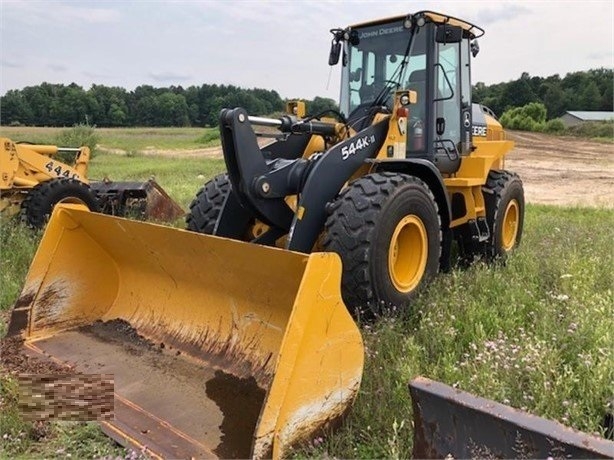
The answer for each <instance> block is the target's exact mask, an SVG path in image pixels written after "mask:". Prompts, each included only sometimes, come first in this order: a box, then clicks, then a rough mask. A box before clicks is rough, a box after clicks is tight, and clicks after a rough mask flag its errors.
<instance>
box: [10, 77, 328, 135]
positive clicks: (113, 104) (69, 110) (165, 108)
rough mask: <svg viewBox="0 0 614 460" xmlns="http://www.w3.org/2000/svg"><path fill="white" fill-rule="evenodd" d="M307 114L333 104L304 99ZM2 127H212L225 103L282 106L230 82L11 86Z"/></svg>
mask: <svg viewBox="0 0 614 460" xmlns="http://www.w3.org/2000/svg"><path fill="white" fill-rule="evenodd" d="M306 103H307V110H308V112H309V113H310V114H317V113H319V112H321V111H322V110H324V109H326V108H331V107H336V103H335V102H334V101H332V100H331V99H327V98H321V97H316V98H315V99H314V100H313V101H306ZM0 105H2V123H3V124H4V125H6V126H21V125H28V126H73V125H75V124H82V123H84V124H91V125H96V126H101V127H120V126H217V124H218V117H219V113H220V110H221V109H222V108H224V107H243V108H245V109H246V110H247V111H248V113H250V114H252V115H267V114H271V113H274V112H278V111H281V110H283V109H284V101H283V100H282V99H281V97H280V96H279V94H278V93H277V91H273V90H266V89H259V88H253V89H244V88H239V87H236V86H233V85H207V84H204V85H201V86H190V87H188V88H183V87H181V86H171V87H169V88H154V87H153V86H150V85H141V86H139V87H137V88H136V89H134V90H133V91H127V90H125V89H124V88H119V87H107V86H104V85H92V87H91V88H90V89H88V90H84V89H83V88H82V87H81V86H79V85H77V84H75V83H71V84H70V85H62V84H51V83H41V84H40V85H36V86H28V87H26V88H23V89H20V90H10V91H8V92H7V93H6V94H5V95H4V96H2V97H0Z"/></svg>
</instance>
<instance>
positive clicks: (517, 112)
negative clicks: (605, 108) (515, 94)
mask: <svg viewBox="0 0 614 460" xmlns="http://www.w3.org/2000/svg"><path fill="white" fill-rule="evenodd" d="M499 121H500V122H501V124H502V125H503V127H504V128H507V129H515V130H519V131H538V132H546V133H553V134H562V135H567V136H577V137H587V138H591V139H597V140H606V141H609V142H612V141H614V121H593V122H587V123H581V124H579V125H576V126H571V127H569V128H566V127H565V125H564V124H563V122H562V121H561V120H560V119H558V118H555V119H552V120H548V121H546V106H545V105H544V104H540V103H539V102H531V103H529V104H527V105H524V106H522V107H515V108H513V109H509V110H507V111H505V112H504V113H503V115H501V119H500V120H499Z"/></svg>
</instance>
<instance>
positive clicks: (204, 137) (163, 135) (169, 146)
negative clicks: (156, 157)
mask: <svg viewBox="0 0 614 460" xmlns="http://www.w3.org/2000/svg"><path fill="white" fill-rule="evenodd" d="M66 129H70V128H31V127H8V126H2V127H0V136H2V137H8V138H9V139H11V140H13V141H28V142H34V143H37V144H57V137H58V135H59V134H60V133H61V132H62V131H65V130H66ZM96 134H97V135H98V136H99V137H100V144H99V148H100V150H103V151H104V150H123V151H125V152H129V153H131V154H134V153H137V154H138V153H139V152H142V151H144V150H147V149H151V148H156V149H164V150H186V149H187V150H189V149H198V148H203V147H210V146H213V145H217V144H219V131H218V129H217V128H96ZM63 147H68V146H66V145H64V146H63Z"/></svg>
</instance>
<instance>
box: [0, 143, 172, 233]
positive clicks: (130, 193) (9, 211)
mask: <svg viewBox="0 0 614 460" xmlns="http://www.w3.org/2000/svg"><path fill="white" fill-rule="evenodd" d="M58 153H64V154H68V155H74V157H75V161H74V164H73V165H68V164H66V163H64V162H62V161H60V160H59V159H58V158H57V155H58ZM89 161H90V149H89V148H88V147H81V148H65V147H58V146H55V145H37V144H29V143H16V142H13V141H11V140H10V139H7V138H0V212H1V213H3V215H16V214H20V216H21V220H22V221H23V222H24V223H26V224H27V225H28V226H30V227H33V228H42V227H43V226H44V225H45V223H46V222H47V220H48V218H49V216H50V215H51V212H52V210H53V208H54V206H55V205H56V204H58V203H72V204H81V205H83V206H86V207H87V208H88V209H89V210H91V211H101V212H104V213H106V214H112V215H119V216H124V215H129V216H132V217H140V218H151V219H157V220H174V219H176V218H178V217H180V216H182V215H183V214H184V212H183V210H182V209H181V208H180V207H179V205H178V204H176V203H175V202H174V201H173V200H172V199H171V198H170V197H169V196H168V194H167V193H166V192H165V191H164V190H163V189H162V187H160V185H158V184H157V183H156V182H155V181H153V180H150V181H148V182H112V181H97V182H96V181H89V180H88V178H87V170H88V166H89Z"/></svg>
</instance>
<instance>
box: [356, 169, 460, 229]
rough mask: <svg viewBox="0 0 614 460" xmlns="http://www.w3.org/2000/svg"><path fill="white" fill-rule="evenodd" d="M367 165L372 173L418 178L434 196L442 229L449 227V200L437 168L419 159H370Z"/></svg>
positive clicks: (450, 212) (450, 213)
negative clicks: (384, 172) (386, 172)
mask: <svg viewBox="0 0 614 460" xmlns="http://www.w3.org/2000/svg"><path fill="white" fill-rule="evenodd" d="M367 163H371V164H373V168H372V172H377V171H390V172H397V173H401V174H407V175H410V176H415V177H418V178H420V179H421V180H422V181H424V182H425V183H426V185H428V186H429V188H430V189H431V192H433V195H434V196H435V201H436V202H437V207H438V208H439V214H440V217H441V226H442V228H443V229H448V228H449V227H450V222H451V221H452V207H451V205H450V198H449V197H448V193H447V191H446V186H445V184H444V182H443V177H442V176H441V173H440V172H439V170H438V169H437V167H436V166H435V165H434V164H433V163H432V162H430V161H428V160H424V159H421V158H406V159H383V160H379V159H372V160H371V159H370V160H367Z"/></svg>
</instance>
